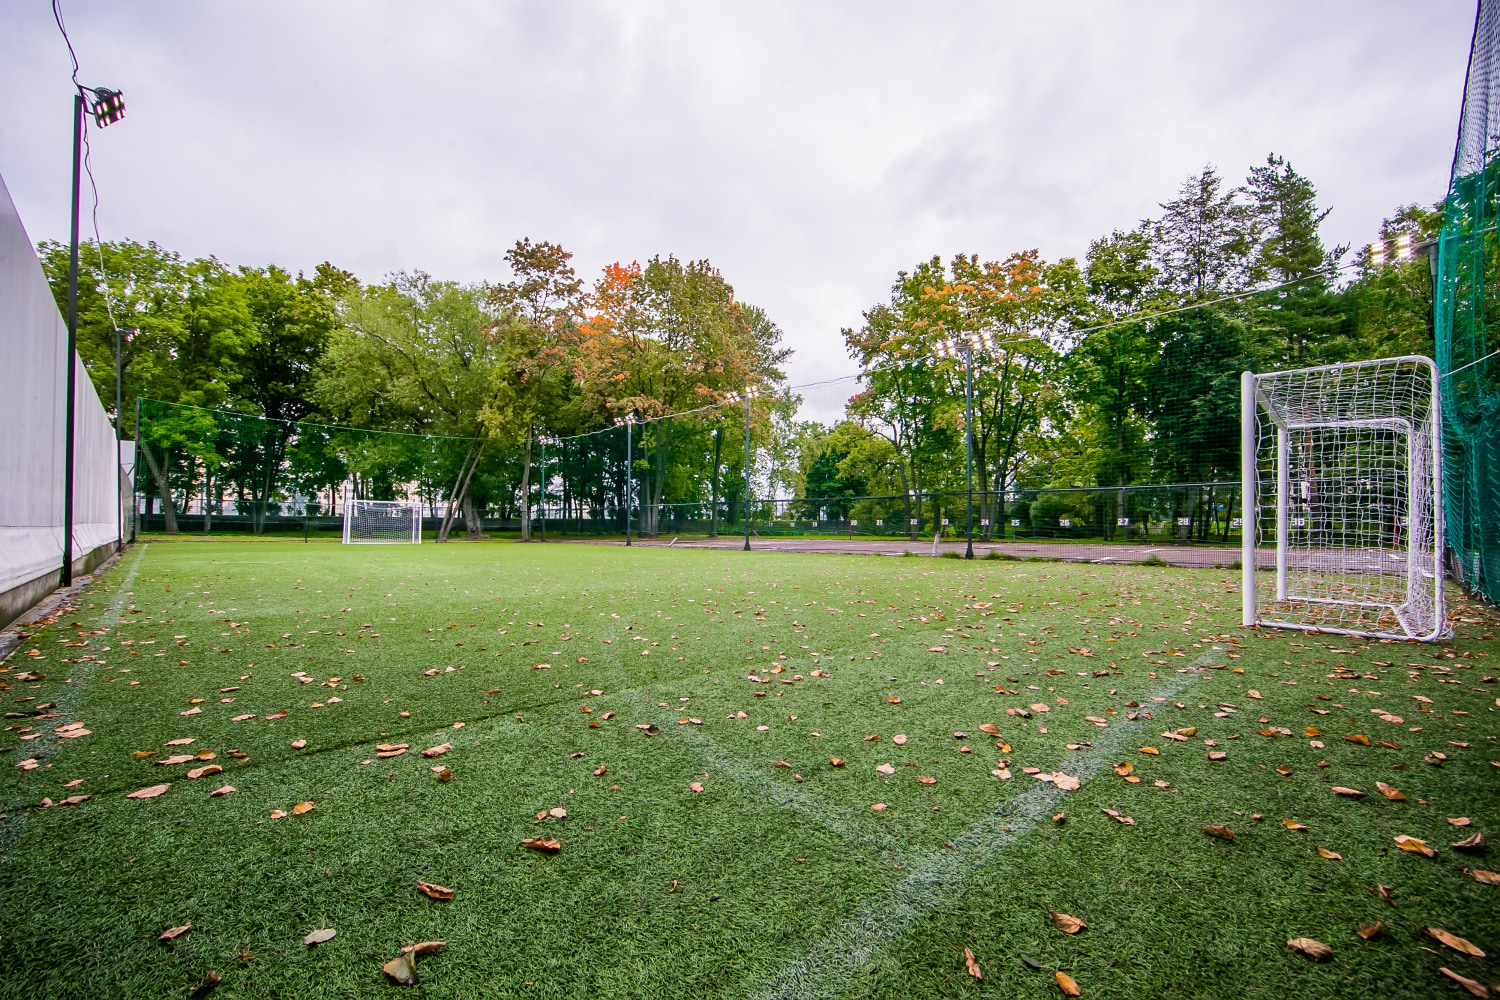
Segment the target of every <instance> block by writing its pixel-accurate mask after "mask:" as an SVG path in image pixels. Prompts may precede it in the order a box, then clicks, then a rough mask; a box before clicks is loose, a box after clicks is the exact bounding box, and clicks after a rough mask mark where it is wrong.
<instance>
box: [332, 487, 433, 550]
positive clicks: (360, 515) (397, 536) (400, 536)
mask: <svg viewBox="0 0 1500 1000" xmlns="http://www.w3.org/2000/svg"><path fill="white" fill-rule="evenodd" d="M421 542H422V505H421V503H419V502H416V501H411V500H356V499H354V498H352V497H350V496H349V495H348V494H347V493H346V494H345V495H344V544H345V545H358V544H376V545H381V544H383V545H419V544H421Z"/></svg>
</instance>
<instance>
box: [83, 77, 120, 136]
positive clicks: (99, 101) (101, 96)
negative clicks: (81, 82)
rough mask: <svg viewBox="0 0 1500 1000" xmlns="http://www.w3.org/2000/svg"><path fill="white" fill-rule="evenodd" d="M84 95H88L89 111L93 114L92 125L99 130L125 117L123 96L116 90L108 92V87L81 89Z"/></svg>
mask: <svg viewBox="0 0 1500 1000" xmlns="http://www.w3.org/2000/svg"><path fill="white" fill-rule="evenodd" d="M80 89H81V90H82V91H83V92H84V93H85V94H87V95H89V96H90V97H91V98H92V100H89V99H88V98H85V100H89V110H90V111H91V112H93V115H94V124H96V125H98V126H99V127H100V128H105V127H107V126H109V125H113V124H114V123H115V122H117V121H119V120H120V119H121V118H124V117H125V95H124V94H122V93H120V92H119V91H118V90H110V89H109V88H108V87H94V88H89V87H82V88H80Z"/></svg>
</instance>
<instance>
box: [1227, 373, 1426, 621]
mask: <svg viewBox="0 0 1500 1000" xmlns="http://www.w3.org/2000/svg"><path fill="white" fill-rule="evenodd" d="M1241 391H1242V401H1241V433H1242V436H1243V440H1242V462H1243V480H1244V483H1245V510H1246V512H1247V519H1246V525H1245V529H1246V530H1245V533H1244V541H1243V546H1244V548H1243V558H1242V566H1243V574H1244V576H1243V584H1242V592H1243V600H1244V624H1245V625H1247V626H1250V625H1266V626H1272V627H1276V628H1291V629H1309V630H1316V631H1320V632H1336V633H1342V634H1346V635H1363V636H1371V637H1376V638H1390V639H1421V640H1433V639H1439V638H1442V637H1444V636H1445V635H1446V634H1447V631H1448V629H1447V618H1446V614H1445V612H1444V607H1443V574H1442V551H1443V516H1442V510H1443V507H1442V490H1443V481H1442V458H1441V454H1442V453H1441V451H1440V450H1439V449H1440V448H1441V447H1442V425H1441V415H1440V412H1439V406H1438V373H1437V368H1436V366H1435V365H1434V364H1433V362H1432V361H1431V360H1430V359H1428V358H1425V357H1415V356H1413V357H1401V358H1387V359H1383V360H1379V361H1361V362H1355V363H1351V364H1341V365H1327V366H1323V367H1319V368H1303V369H1299V370H1297V371H1285V372H1272V373H1269V374H1265V375H1255V374H1252V373H1250V372H1246V373H1244V375H1243V376H1242V383H1241Z"/></svg>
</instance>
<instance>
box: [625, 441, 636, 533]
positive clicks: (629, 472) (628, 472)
mask: <svg viewBox="0 0 1500 1000" xmlns="http://www.w3.org/2000/svg"><path fill="white" fill-rule="evenodd" d="M634 427H635V417H634V416H633V415H632V416H627V417H626V418H625V544H626V545H629V544H630V492H631V487H633V486H634V485H635V484H634V482H632V477H633V476H634V475H635V472H634V465H635V460H634V458H633V457H632V456H633V455H634V452H632V451H631V447H632V445H631V434H630V432H631V429H632V428H634Z"/></svg>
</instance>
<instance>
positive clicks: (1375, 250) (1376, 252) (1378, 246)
mask: <svg viewBox="0 0 1500 1000" xmlns="http://www.w3.org/2000/svg"><path fill="white" fill-rule="evenodd" d="M1370 266H1371V267H1384V266H1385V244H1384V243H1371V244H1370Z"/></svg>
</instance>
